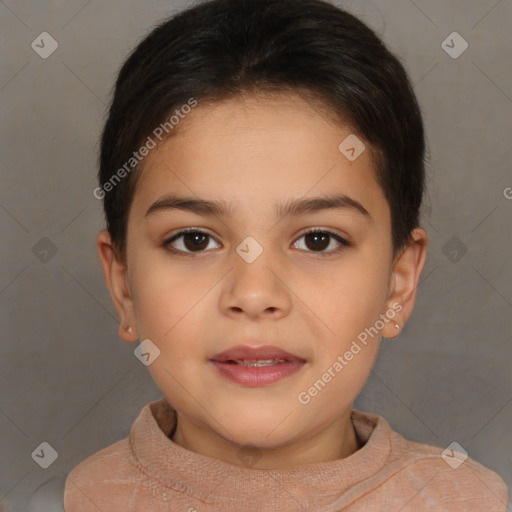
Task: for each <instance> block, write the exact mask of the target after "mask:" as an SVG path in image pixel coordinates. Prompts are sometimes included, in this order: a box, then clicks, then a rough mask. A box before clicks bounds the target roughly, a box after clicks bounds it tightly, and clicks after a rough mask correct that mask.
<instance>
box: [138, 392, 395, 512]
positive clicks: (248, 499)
mask: <svg viewBox="0 0 512 512" xmlns="http://www.w3.org/2000/svg"><path fill="white" fill-rule="evenodd" d="M351 416H352V420H353V423H354V427H355V430H356V433H357V436H358V439H359V441H360V442H361V441H362V442H363V443H364V446H363V447H362V448H360V449H359V450H357V451H356V452H355V453H353V454H352V455H350V456H349V457H346V458H344V459H339V460H336V461H331V462H326V463H319V464H307V465H300V466H294V467H291V468H286V469H275V470H274V469H272V470H269V469H251V468H246V467H243V466H237V465H235V464H230V463H227V462H224V461H220V460H217V459H214V458H211V457H208V456H206V455H202V454H198V453H195V452H192V451H190V450H187V449H185V448H183V447H181V446H179V445H178V444H176V443H175V442H174V441H172V440H171V439H169V437H167V436H168V434H169V433H170V432H171V430H172V429H173V428H174V425H175V422H176V411H175V410H174V409H173V408H172V407H171V406H170V404H169V403H168V402H167V400H165V398H162V399H160V400H157V401H155V402H152V403H149V404H147V405H146V406H144V408H143V409H142V411H141V412H140V414H139V416H138V417H137V419H136V420H135V422H134V423H133V425H132V428H131V431H130V436H129V442H130V447H131V449H132V452H133V455H134V456H135V458H136V459H137V460H138V463H139V465H140V466H142V469H143V471H144V472H145V473H146V474H147V475H148V476H149V477H150V478H153V479H154V480H156V481H158V482H160V484H162V485H163V486H164V487H168V488H170V489H174V490H176V491H179V492H182V493H183V492H184V493H187V494H189V495H190V496H194V497H195V498H197V499H199V500H202V501H204V502H205V503H218V504H219V510H222V507H223V506H227V504H229V506H230V507H233V506H238V507H239V509H240V510H243V509H244V507H248V506H249V505H252V506H254V505H255V502H258V501H259V500H261V499H262V497H263V499H264V500H265V501H267V500H279V503H281V504H282V507H281V508H280V510H287V506H288V507H291V505H290V504H288V505H285V502H286V501H291V502H295V503H296V507H295V510H300V509H301V506H303V507H304V509H307V507H311V506H312V505H314V506H315V507H318V506H319V505H320V504H325V505H327V504H329V503H333V501H335V500H336V497H339V496H340V495H341V494H343V493H344V492H346V491H348V490H349V489H350V488H351V487H353V486H354V485H356V484H358V483H360V482H364V481H365V480H368V479H369V478H371V477H372V476H374V475H375V474H376V473H378V472H379V471H380V470H381V469H382V468H383V467H384V465H385V463H386V460H387V458H388V456H389V453H390V449H391V441H390V435H391V433H392V430H391V428H390V426H389V424H388V423H387V422H386V420H385V419H384V418H382V417H381V416H378V415H374V414H368V413H364V412H361V411H357V410H352V413H351ZM350 494H352V493H350ZM276 503H277V502H276ZM315 509H316V510H318V509H317V508H315ZM226 510H227V509H226ZM231 510H234V509H233V508H231ZM253 510H254V508H253ZM290 510H292V508H290Z"/></svg>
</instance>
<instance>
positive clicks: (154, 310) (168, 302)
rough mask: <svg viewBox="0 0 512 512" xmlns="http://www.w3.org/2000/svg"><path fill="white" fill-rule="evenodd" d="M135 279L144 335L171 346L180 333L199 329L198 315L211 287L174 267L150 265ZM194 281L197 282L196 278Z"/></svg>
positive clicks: (138, 318) (136, 303) (138, 310)
mask: <svg viewBox="0 0 512 512" xmlns="http://www.w3.org/2000/svg"><path fill="white" fill-rule="evenodd" d="M138 270H139V271H138V272H137V273H136V275H134V279H133V282H134V288H133V292H134V293H133V297H134V307H135V313H136V316H137V322H138V325H139V329H140V331H141V335H145V336H146V337H148V338H150V339H152V337H153V338H154V339H155V340H154V342H155V343H156V344H157V345H158V344H162V345H168V344H169V342H170V340H172V339H174V338H176V336H177V333H181V334H183V332H184V331H185V327H186V332H188V333H189V334H190V332H191V330H193V327H194V325H195V326H198V325H200V321H199V319H198V318H197V314H198V312H199V311H200V309H201V306H202V304H201V302H202V300H204V299H206V297H204V295H205V290H206V289H207V285H208V283H203V282H202V280H200V279H197V275H196V276H186V275H184V273H183V272H181V273H180V272H178V270H177V269H176V268H172V267H171V266H169V265H168V266H167V267H162V265H156V264H154V265H151V264H147V265H145V266H144V267H139V268H138ZM194 277H195V278H194Z"/></svg>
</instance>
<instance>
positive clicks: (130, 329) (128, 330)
mask: <svg viewBox="0 0 512 512" xmlns="http://www.w3.org/2000/svg"><path fill="white" fill-rule="evenodd" d="M124 329H125V331H126V332H132V326H131V325H128V326H127V327H125V328H124Z"/></svg>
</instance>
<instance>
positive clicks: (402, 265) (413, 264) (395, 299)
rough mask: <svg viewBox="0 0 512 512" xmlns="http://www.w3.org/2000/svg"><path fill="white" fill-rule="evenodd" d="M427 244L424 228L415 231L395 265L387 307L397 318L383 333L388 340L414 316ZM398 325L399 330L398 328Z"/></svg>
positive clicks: (387, 325)
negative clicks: (397, 326)
mask: <svg viewBox="0 0 512 512" xmlns="http://www.w3.org/2000/svg"><path fill="white" fill-rule="evenodd" d="M427 244H428V235H427V232H426V231H425V230H424V229H422V228H417V229H415V230H414V231H413V242H411V244H410V245H409V246H408V247H406V248H405V249H404V250H403V251H402V253H401V254H400V255H399V257H398V258H397V260H396V262H395V264H394V267H393V270H392V275H391V278H390V292H389V294H388V300H387V304H386V305H387V307H388V308H392V309H394V310H395V312H396V316H395V317H394V318H393V320H392V321H391V322H389V323H388V324H386V326H385V328H384V330H383V332H382V335H383V336H384V337H386V338H394V337H396V336H397V335H398V334H399V333H400V332H401V330H402V329H403V327H404V325H405V323H406V322H407V320H408V319H409V317H410V316H411V314H412V310H413V308H414V303H415V300H416V291H417V288H418V282H419V278H420V275H421V272H422V271H423V267H424V265H425V260H426V254H427ZM397 304H399V305H400V306H399V307H398V306H397ZM396 324H398V325H399V328H396Z"/></svg>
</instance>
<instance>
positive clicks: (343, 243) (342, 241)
mask: <svg viewBox="0 0 512 512" xmlns="http://www.w3.org/2000/svg"><path fill="white" fill-rule="evenodd" d="M187 233H196V234H201V235H205V236H207V237H210V238H213V236H212V235H210V234H209V233H206V232H205V231H202V230H200V229H197V228H186V229H183V230H181V231H178V233H176V234H175V235H173V236H172V237H171V238H169V239H167V240H165V241H164V242H163V244H162V246H163V247H164V248H165V249H166V250H167V251H169V252H171V253H175V254H181V255H186V256H192V257H195V255H196V254H202V253H203V252H205V251H204V250H203V251H182V250H180V249H175V248H173V247H170V244H171V242H174V241H175V240H177V239H178V238H180V237H182V236H183V235H185V234H187ZM311 233H320V234H325V235H328V236H330V237H331V238H334V239H335V240H336V241H337V242H338V243H339V244H340V245H339V246H338V247H337V248H336V249H331V250H330V251H327V252H326V251H322V252H318V251H308V250H306V251H305V252H311V253H313V254H314V255H315V256H316V257H320V258H326V257H329V256H331V255H334V254H337V253H339V252H341V251H343V250H344V249H346V248H348V247H350V246H351V245H352V244H350V243H349V242H348V241H347V240H345V239H344V238H343V237H341V236H340V235H338V234H336V233H333V232H331V231H328V230H325V229H321V228H313V229H310V230H309V231H305V232H304V233H302V234H301V235H300V236H299V238H297V240H299V239H301V238H302V237H304V236H305V235H309V234H311Z"/></svg>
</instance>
